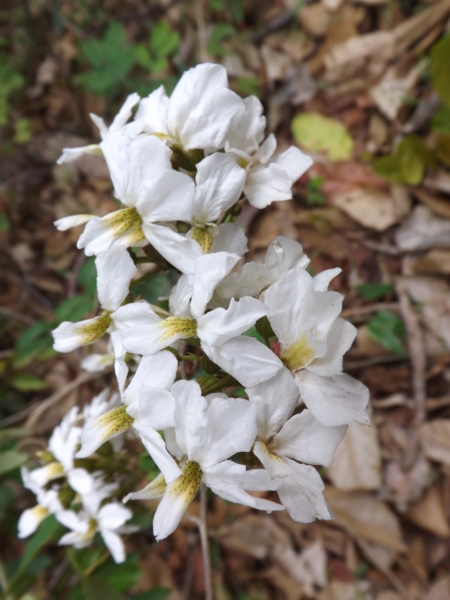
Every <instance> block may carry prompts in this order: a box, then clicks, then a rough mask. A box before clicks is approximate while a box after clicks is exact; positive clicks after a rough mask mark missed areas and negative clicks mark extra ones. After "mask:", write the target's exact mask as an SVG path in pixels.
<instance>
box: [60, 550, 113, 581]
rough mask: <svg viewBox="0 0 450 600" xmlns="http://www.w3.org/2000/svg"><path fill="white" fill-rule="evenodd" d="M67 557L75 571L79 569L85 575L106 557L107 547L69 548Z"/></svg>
mask: <svg viewBox="0 0 450 600" xmlns="http://www.w3.org/2000/svg"><path fill="white" fill-rule="evenodd" d="M108 557H109V556H108ZM67 558H68V559H69V560H70V563H71V565H72V566H73V568H74V569H75V571H78V573H79V574H80V575H84V574H85V573H86V572H87V571H89V570H93V569H94V568H95V565H97V564H101V562H102V559H103V558H105V548H104V547H103V546H102V547H98V546H94V547H92V548H80V549H76V548H69V549H68V550H67Z"/></svg>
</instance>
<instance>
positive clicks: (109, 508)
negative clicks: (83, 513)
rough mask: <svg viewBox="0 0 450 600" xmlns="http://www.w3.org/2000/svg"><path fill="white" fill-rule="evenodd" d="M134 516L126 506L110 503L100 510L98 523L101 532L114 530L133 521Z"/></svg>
mask: <svg viewBox="0 0 450 600" xmlns="http://www.w3.org/2000/svg"><path fill="white" fill-rule="evenodd" d="M132 516H133V513H132V512H131V510H130V509H129V508H125V506H123V505H122V504H119V503H118V502H109V503H108V504H105V505H104V506H102V507H101V509H100V510H99V512H98V515H97V521H98V524H99V527H100V530H105V529H109V530H114V529H118V528H119V527H121V526H122V525H123V524H124V523H125V522H126V521H128V520H129V519H131V517H132ZM102 533H103V531H102Z"/></svg>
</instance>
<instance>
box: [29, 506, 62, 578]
mask: <svg viewBox="0 0 450 600" xmlns="http://www.w3.org/2000/svg"><path fill="white" fill-rule="evenodd" d="M63 531H64V528H63V526H62V525H60V524H59V523H58V521H57V520H56V518H55V516H54V515H49V516H48V517H47V518H46V519H44V520H43V521H42V523H41V524H40V526H39V528H38V530H37V531H36V533H35V534H34V535H33V536H32V537H31V538H30V540H29V541H28V543H27V547H26V549H25V552H24V555H23V558H22V562H21V563H20V568H19V570H20V571H22V570H23V569H25V568H26V567H27V566H28V565H29V564H30V562H31V560H32V559H33V558H34V557H35V556H36V554H37V553H38V552H39V550H41V548H43V547H44V546H45V545H46V544H48V543H49V542H50V541H51V540H53V539H56V538H58V537H59V536H60V535H61V533H62V532H63Z"/></svg>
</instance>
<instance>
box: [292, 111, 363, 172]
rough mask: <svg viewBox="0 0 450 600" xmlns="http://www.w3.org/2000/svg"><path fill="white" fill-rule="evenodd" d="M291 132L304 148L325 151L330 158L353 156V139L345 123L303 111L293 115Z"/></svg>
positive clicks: (340, 158) (343, 158)
mask: <svg viewBox="0 0 450 600" xmlns="http://www.w3.org/2000/svg"><path fill="white" fill-rule="evenodd" d="M292 133H293V135H294V138H295V141H296V142H297V143H298V144H299V145H300V146H302V147H303V148H305V150H309V151H312V152H326V153H327V154H328V157H329V159H330V160H349V159H350V158H352V156H353V146H354V144H353V140H352V138H351V136H350V134H349V132H348V130H347V128H346V127H345V125H344V124H343V123H340V122H339V121H336V120H335V119H330V118H329V117H324V116H323V115H321V114H319V113H313V112H309V113H303V114H300V115H297V116H296V117H294V119H293V121H292Z"/></svg>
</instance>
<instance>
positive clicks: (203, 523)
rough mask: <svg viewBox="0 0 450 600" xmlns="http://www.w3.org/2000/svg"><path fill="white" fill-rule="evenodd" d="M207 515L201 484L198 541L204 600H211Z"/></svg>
mask: <svg viewBox="0 0 450 600" xmlns="http://www.w3.org/2000/svg"><path fill="white" fill-rule="evenodd" d="M207 515H208V495H207V489H206V485H205V484H204V483H202V484H201V485H200V521H199V523H198V529H199V532H200V541H201V543H202V555H203V572H204V574H205V600H213V599H214V596H213V587H212V577H211V556H210V551H209V538H208V524H207Z"/></svg>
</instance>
